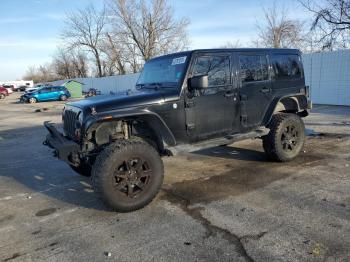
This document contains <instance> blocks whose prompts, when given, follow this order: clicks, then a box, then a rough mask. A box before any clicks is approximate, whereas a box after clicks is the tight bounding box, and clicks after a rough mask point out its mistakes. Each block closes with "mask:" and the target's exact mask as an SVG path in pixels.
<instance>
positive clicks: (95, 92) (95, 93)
mask: <svg viewBox="0 0 350 262" xmlns="http://www.w3.org/2000/svg"><path fill="white" fill-rule="evenodd" d="M83 95H84V96H85V98H87V97H91V96H98V95H101V91H99V90H97V89H96V88H90V89H89V91H87V92H84V91H83Z"/></svg>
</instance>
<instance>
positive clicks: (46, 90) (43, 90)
mask: <svg viewBox="0 0 350 262" xmlns="http://www.w3.org/2000/svg"><path fill="white" fill-rule="evenodd" d="M40 91H41V93H48V92H50V89H49V88H42V89H41V90H40Z"/></svg>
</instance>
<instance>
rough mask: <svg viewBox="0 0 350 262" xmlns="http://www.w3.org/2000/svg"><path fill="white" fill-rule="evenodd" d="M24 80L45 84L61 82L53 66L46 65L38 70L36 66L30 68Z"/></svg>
mask: <svg viewBox="0 0 350 262" xmlns="http://www.w3.org/2000/svg"><path fill="white" fill-rule="evenodd" d="M23 79H25V80H33V81H34V83H44V82H51V81H55V80H59V77H58V76H57V75H56V74H55V73H54V70H53V68H52V65H51V64H45V65H41V66H39V67H38V68H36V67H35V66H31V67H29V68H28V70H27V72H26V74H25V75H24V77H23Z"/></svg>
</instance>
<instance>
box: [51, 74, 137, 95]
mask: <svg viewBox="0 0 350 262" xmlns="http://www.w3.org/2000/svg"><path fill="white" fill-rule="evenodd" d="M138 78H139V74H129V75H120V76H106V77H100V78H96V77H88V78H74V79H65V80H59V81H54V82H51V83H50V84H52V85H62V84H63V83H65V82H67V81H69V80H76V81H78V82H81V83H83V84H84V85H83V90H84V91H88V90H89V89H90V88H96V89H97V90H100V91H101V93H102V94H110V93H120V92H124V91H127V90H133V89H134V88H135V84H136V82H137V79H138Z"/></svg>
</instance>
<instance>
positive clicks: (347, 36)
mask: <svg viewBox="0 0 350 262" xmlns="http://www.w3.org/2000/svg"><path fill="white" fill-rule="evenodd" d="M299 2H300V3H301V4H302V6H304V7H305V8H306V9H307V10H308V11H310V12H311V13H313V15H314V17H313V22H312V25H311V31H312V32H313V33H314V35H316V36H317V41H316V44H320V45H321V49H329V50H332V49H334V48H347V47H349V45H350V0H324V1H313V0H299Z"/></svg>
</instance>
